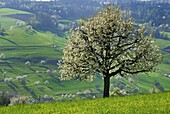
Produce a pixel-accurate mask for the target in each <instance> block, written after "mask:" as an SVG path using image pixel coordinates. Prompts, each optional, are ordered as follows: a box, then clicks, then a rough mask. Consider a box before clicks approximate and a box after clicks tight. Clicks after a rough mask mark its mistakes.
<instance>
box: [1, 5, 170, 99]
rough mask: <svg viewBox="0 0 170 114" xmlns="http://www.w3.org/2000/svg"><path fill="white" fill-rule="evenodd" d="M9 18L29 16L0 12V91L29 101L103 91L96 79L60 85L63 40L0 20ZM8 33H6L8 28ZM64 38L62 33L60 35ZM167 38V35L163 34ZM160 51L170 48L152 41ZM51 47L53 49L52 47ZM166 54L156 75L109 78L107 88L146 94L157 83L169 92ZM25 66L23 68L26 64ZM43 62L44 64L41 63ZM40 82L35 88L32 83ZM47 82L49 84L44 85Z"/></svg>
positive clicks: (166, 43) (11, 20) (160, 41)
mask: <svg viewBox="0 0 170 114" xmlns="http://www.w3.org/2000/svg"><path fill="white" fill-rule="evenodd" d="M9 14H30V13H29V12H23V11H19V10H13V9H6V8H5V9H0V23H1V24H2V26H3V27H5V28H6V32H5V34H6V35H5V36H0V55H1V54H4V55H5V57H4V58H0V91H3V92H6V91H8V92H9V93H14V94H20V95H28V96H33V97H35V98H36V97H38V96H41V97H42V96H44V95H54V96H55V95H57V94H62V93H64V94H66V93H67V94H69V93H72V94H75V93H76V92H77V91H81V92H82V93H83V92H84V91H85V90H87V89H91V91H92V92H93V93H98V92H99V91H98V90H97V88H96V85H97V86H98V87H99V89H100V90H103V79H102V78H101V77H100V76H99V77H97V78H95V79H94V81H93V82H85V81H77V80H76V81H75V80H71V81H60V79H59V77H60V74H59V70H58V66H57V63H58V60H59V59H61V57H62V55H63V52H62V50H63V47H64V44H65V43H66V39H64V38H62V37H59V36H56V35H54V34H52V33H51V32H44V31H37V30H34V29H32V30H27V29H26V26H27V25H26V24H23V25H22V26H16V25H15V23H16V22H17V21H18V19H14V18H9V17H4V16H5V15H9ZM60 22H69V21H68V20H60ZM11 26H13V27H12V29H10V27H11ZM62 34H64V33H62ZM166 34H168V35H169V33H166ZM155 40H156V43H157V44H158V45H160V47H161V49H163V48H165V47H167V46H170V40H163V39H155ZM53 44H55V47H52V45H53ZM169 58H170V54H169V53H166V52H163V61H162V63H161V64H160V65H158V67H157V68H158V70H157V71H156V73H148V74H139V75H135V76H128V77H125V78H123V79H121V80H118V79H115V78H112V80H111V84H113V85H114V86H116V85H115V84H118V83H119V82H122V83H124V84H126V85H129V86H130V87H129V88H126V89H128V90H129V91H133V89H134V88H135V87H137V88H139V93H144V92H147V93H148V92H150V89H152V88H153V87H154V82H155V81H158V82H159V83H160V84H161V86H163V88H164V90H166V91H168V90H170V85H169V82H170V78H167V77H165V76H164V74H168V73H170V70H169V68H170V60H169ZM28 61H29V62H30V64H29V65H25V63H26V62H28ZM41 61H45V63H41ZM24 75H27V77H26V78H24V79H23V80H22V81H19V80H17V79H16V78H17V77H18V76H24ZM129 77H130V78H132V79H134V80H135V81H134V83H130V82H129V81H128V78H129ZM5 78H12V79H13V80H12V81H11V82H4V80H5ZM37 81H39V82H41V84H39V85H36V84H35V82H37ZM45 81H48V82H49V84H48V85H46V84H44V83H45Z"/></svg>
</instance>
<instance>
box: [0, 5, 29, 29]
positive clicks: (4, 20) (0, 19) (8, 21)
mask: <svg viewBox="0 0 170 114" xmlns="http://www.w3.org/2000/svg"><path fill="white" fill-rule="evenodd" d="M11 14H31V13H29V12H24V11H20V10H14V9H10V8H0V23H1V25H2V27H3V28H5V29H9V28H10V27H11V26H13V25H15V24H16V22H17V19H14V18H8V17H5V16H6V15H11Z"/></svg>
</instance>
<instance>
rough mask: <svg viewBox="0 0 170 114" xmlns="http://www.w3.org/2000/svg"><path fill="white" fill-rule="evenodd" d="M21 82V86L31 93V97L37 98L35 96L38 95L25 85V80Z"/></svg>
mask: <svg viewBox="0 0 170 114" xmlns="http://www.w3.org/2000/svg"><path fill="white" fill-rule="evenodd" d="M21 84H22V87H23V88H24V89H25V90H26V91H28V92H29V93H30V94H31V95H32V97H33V98H37V97H38V96H37V95H36V94H35V92H34V91H33V90H31V89H30V88H28V87H27V85H26V82H25V81H22V82H21Z"/></svg>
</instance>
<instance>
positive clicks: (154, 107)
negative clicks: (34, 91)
mask: <svg viewBox="0 0 170 114" xmlns="http://www.w3.org/2000/svg"><path fill="white" fill-rule="evenodd" d="M169 106H170V92H165V93H157V94H145V95H132V96H126V97H112V98H105V99H102V98H98V99H93V100H77V101H73V102H52V103H43V104H34V105H16V106H9V107H0V110H1V111H0V113H1V114H12V113H13V114H31V113H32V114H169V113H170V107H169Z"/></svg>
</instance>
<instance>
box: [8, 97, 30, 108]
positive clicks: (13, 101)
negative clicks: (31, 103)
mask: <svg viewBox="0 0 170 114" xmlns="http://www.w3.org/2000/svg"><path fill="white" fill-rule="evenodd" d="M28 98H29V97H27V96H18V97H12V98H10V104H9V105H10V106H11V105H16V104H28Z"/></svg>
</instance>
